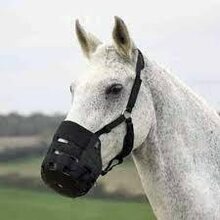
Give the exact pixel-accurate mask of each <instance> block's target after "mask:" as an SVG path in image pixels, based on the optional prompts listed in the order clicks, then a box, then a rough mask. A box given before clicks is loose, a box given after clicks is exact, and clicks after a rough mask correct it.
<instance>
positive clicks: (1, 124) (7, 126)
mask: <svg viewBox="0 0 220 220" xmlns="http://www.w3.org/2000/svg"><path fill="white" fill-rule="evenodd" d="M63 118H64V116H63V115H58V114H57V115H53V116H46V115H43V114H41V113H35V114H31V115H29V116H22V115H19V114H17V113H11V114H8V115H1V116H0V136H19V135H33V134H34V135H37V134H45V133H46V134H47V133H51V132H54V130H55V129H56V128H57V126H58V125H59V123H60V122H61V121H62V120H63Z"/></svg>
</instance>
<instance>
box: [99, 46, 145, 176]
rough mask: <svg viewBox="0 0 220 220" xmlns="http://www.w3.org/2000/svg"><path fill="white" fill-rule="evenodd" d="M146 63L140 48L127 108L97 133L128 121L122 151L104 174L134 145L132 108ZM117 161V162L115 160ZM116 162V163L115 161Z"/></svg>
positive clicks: (121, 160)
mask: <svg viewBox="0 0 220 220" xmlns="http://www.w3.org/2000/svg"><path fill="white" fill-rule="evenodd" d="M144 66H145V63H144V58H143V55H142V53H141V51H140V50H138V57H137V64H136V77H135V80H134V83H133V87H132V90H131V93H130V96H129V99H128V103H127V106H126V108H125V110H124V111H123V112H122V114H121V115H120V116H119V117H118V118H116V119H115V120H114V121H112V122H110V123H109V124H107V125H105V126H104V127H103V128H102V129H100V130H99V131H97V132H96V133H95V134H97V135H98V136H100V135H101V134H104V133H109V132H110V131H111V130H112V129H113V128H115V127H117V126H118V125H120V124H121V123H122V122H125V123H126V130H127V131H126V135H125V137H124V141H123V147H122V150H121V152H120V153H119V154H118V155H117V156H115V157H114V158H113V159H112V160H110V162H109V163H108V166H107V167H106V168H105V169H104V170H103V171H102V173H101V175H102V176H104V175H105V174H107V173H108V172H109V171H110V170H111V169H112V168H113V167H114V166H116V165H118V164H121V163H122V162H123V158H124V157H126V156H128V155H129V154H130V153H131V151H132V149H133V145H134V129H133V123H132V116H131V112H132V109H133V107H134V105H135V103H136V100H137V96H138V93H139V90H140V87H141V83H142V80H141V77H140V75H141V70H143V69H144ZM115 161H116V162H115ZM114 162H115V163H114Z"/></svg>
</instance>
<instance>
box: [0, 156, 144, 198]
mask: <svg viewBox="0 0 220 220" xmlns="http://www.w3.org/2000/svg"><path fill="white" fill-rule="evenodd" d="M42 160H43V158H42V157H33V158H26V159H19V160H15V161H11V162H10V163H0V175H7V174H15V173H16V174H18V175H19V176H26V177H27V176H28V177H36V178H40V167H41V163H42ZM98 182H101V183H103V184H104V185H105V189H106V190H107V191H108V192H115V191H120V192H125V191H126V192H128V193H130V194H134V195H137V194H144V192H143V189H142V185H141V183H140V180H139V177H138V175H137V172H136V168H135V167H134V165H133V162H132V161H131V160H130V161H129V160H127V161H126V162H125V163H123V164H122V165H120V166H118V167H116V168H115V169H113V170H112V171H111V172H110V173H109V174H108V175H106V176H104V177H101V178H100V179H99V180H98ZM128 183H129V184H128Z"/></svg>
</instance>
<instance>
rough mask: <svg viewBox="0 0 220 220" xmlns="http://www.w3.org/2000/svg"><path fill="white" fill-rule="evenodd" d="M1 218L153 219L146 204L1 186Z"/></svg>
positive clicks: (29, 219) (15, 219)
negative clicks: (75, 196) (70, 197)
mask: <svg viewBox="0 0 220 220" xmlns="http://www.w3.org/2000/svg"><path fill="white" fill-rule="evenodd" d="M0 195H1V196H0V210H1V219H4V220H61V219H65V220H112V219H114V220H134V219H135V220H154V219H155V218H154V216H153V213H152V211H151V208H150V206H149V205H148V204H147V203H146V204H145V203H131V202H129V203H126V202H115V201H114V202H113V201H102V200H93V199H85V198H83V199H69V198H64V197H61V196H59V195H56V194H49V193H38V192H32V191H28V190H20V189H9V188H3V187H1V188H0Z"/></svg>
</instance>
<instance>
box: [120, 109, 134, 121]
mask: <svg viewBox="0 0 220 220" xmlns="http://www.w3.org/2000/svg"><path fill="white" fill-rule="evenodd" d="M122 115H124V117H125V119H128V118H132V114H131V112H128V111H127V109H125V110H124V111H123V112H122Z"/></svg>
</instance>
